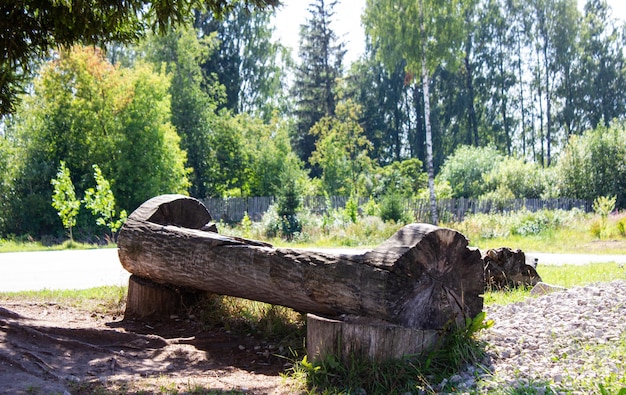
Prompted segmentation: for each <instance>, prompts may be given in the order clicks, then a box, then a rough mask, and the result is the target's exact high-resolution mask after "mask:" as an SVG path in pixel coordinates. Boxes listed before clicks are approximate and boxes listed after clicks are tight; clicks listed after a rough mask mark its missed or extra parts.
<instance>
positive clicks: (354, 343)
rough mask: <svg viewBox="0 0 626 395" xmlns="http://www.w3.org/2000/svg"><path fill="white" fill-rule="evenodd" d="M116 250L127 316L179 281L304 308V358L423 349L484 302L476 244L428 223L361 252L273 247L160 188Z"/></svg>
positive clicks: (146, 308)
mask: <svg viewBox="0 0 626 395" xmlns="http://www.w3.org/2000/svg"><path fill="white" fill-rule="evenodd" d="M118 248H119V258H120V262H121V264H122V266H123V267H124V268H125V269H126V270H127V271H128V272H130V273H131V274H132V276H131V280H130V283H129V289H128V300H127V309H126V314H127V315H128V316H139V317H142V316H144V317H145V316H147V315H149V314H150V313H153V312H158V311H159V309H160V308H161V307H162V305H163V304H164V302H163V297H162V294H163V293H164V292H165V293H167V292H175V291H176V290H177V289H184V290H187V291H191V294H193V292H194V291H207V292H211V293H216V294H222V295H229V296H234V297H240V298H245V299H251V300H257V301H261V302H267V303H271V304H275V305H282V306H286V307H290V308H292V309H294V310H296V311H299V312H303V313H308V315H307V349H308V353H309V358H310V359H315V358H318V357H323V356H325V355H326V354H327V353H335V354H340V355H342V356H347V353H355V352H358V353H362V354H365V355H369V356H371V357H373V358H377V359H389V358H400V357H402V356H403V355H407V354H420V353H422V352H424V351H428V350H429V349H431V348H432V347H433V346H434V345H435V343H436V342H437V340H438V339H439V337H440V335H441V334H442V329H444V328H446V327H449V326H450V324H454V323H456V324H459V325H464V323H465V320H466V319H467V318H473V317H475V316H476V315H477V314H478V313H479V312H481V311H482V308H483V299H482V294H483V291H484V274H483V261H482V259H481V255H480V252H479V251H478V250H475V249H470V248H468V241H467V239H466V238H465V237H464V236H463V235H462V234H460V233H459V232H456V231H454V230H451V229H446V228H440V227H437V226H433V225H428V224H410V225H406V226H404V227H403V228H401V229H400V230H399V231H398V232H396V233H395V234H394V235H393V236H392V237H390V238H389V239H388V240H387V241H385V242H384V243H382V244H381V245H380V246H378V247H377V248H375V249H373V250H371V251H367V252H365V253H362V254H334V253H330V252H319V251H309V250H303V249H291V248H275V247H273V246H272V245H270V244H267V243H262V242H259V241H254V240H247V239H242V238H234V237H226V236H223V235H220V234H218V233H217V232H216V228H215V226H214V225H213V224H211V215H210V214H209V212H208V210H207V209H206V207H205V206H204V205H203V204H202V203H201V202H200V201H199V200H196V199H193V198H190V197H187V196H183V195H161V196H157V197H155V198H152V199H150V200H148V201H146V202H145V203H144V204H142V205H141V206H140V207H139V208H138V209H137V210H135V211H134V212H133V213H132V214H131V215H130V216H129V217H128V219H127V221H126V223H125V224H124V226H123V227H122V229H121V230H120V233H119V237H118ZM187 294H189V292H187Z"/></svg>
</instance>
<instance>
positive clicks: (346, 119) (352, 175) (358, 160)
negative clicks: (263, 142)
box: [309, 99, 372, 196]
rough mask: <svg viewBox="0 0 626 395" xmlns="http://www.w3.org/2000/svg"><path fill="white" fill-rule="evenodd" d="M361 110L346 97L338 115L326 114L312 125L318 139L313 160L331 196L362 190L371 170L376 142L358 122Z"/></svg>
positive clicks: (312, 162)
mask: <svg viewBox="0 0 626 395" xmlns="http://www.w3.org/2000/svg"><path fill="white" fill-rule="evenodd" d="M360 110H361V109H360V106H358V105H356V104H355V103H354V102H353V101H352V100H351V99H347V100H342V101H340V102H339V103H338V104H337V108H336V112H335V116H326V117H323V118H322V119H320V120H319V121H318V122H317V123H316V124H315V125H314V126H313V127H312V128H311V134H312V135H314V136H316V137H317V139H318V140H317V143H316V144H315V151H313V153H312V154H311V157H310V159H309V160H310V162H311V164H312V165H318V166H319V167H320V169H321V171H322V175H321V180H322V188H323V189H324V192H325V193H327V194H329V195H331V196H334V195H351V194H359V193H362V192H363V191H361V190H359V189H360V188H359V185H360V184H361V182H360V181H361V178H362V177H363V176H366V175H367V174H368V173H371V170H372V161H371V159H370V158H369V156H368V154H369V151H370V150H371V146H372V144H371V143H370V142H369V141H368V140H367V138H366V137H365V136H364V135H363V129H362V128H361V126H360V125H359V123H358V119H359V116H360Z"/></svg>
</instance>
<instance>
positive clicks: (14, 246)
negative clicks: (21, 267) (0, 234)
mask: <svg viewBox="0 0 626 395" xmlns="http://www.w3.org/2000/svg"><path fill="white" fill-rule="evenodd" d="M115 247H116V245H115V244H107V245H97V244H90V243H80V242H77V241H70V240H65V241H64V242H63V243H60V244H51V245H46V244H44V243H42V242H41V241H35V240H29V239H25V240H13V239H10V240H7V239H0V253H2V252H33V251H61V250H88V249H93V248H115Z"/></svg>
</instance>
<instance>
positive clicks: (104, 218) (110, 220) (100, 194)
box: [83, 165, 127, 239]
mask: <svg viewBox="0 0 626 395" xmlns="http://www.w3.org/2000/svg"><path fill="white" fill-rule="evenodd" d="M93 171H94V173H93V177H94V180H95V181H96V189H94V188H89V189H87V190H86V191H85V197H84V198H83V203H85V207H86V208H87V209H89V210H91V212H92V213H93V215H95V216H97V218H96V224H98V225H101V226H106V227H107V228H108V229H109V230H110V231H111V238H112V239H113V238H114V237H115V232H117V231H118V230H119V228H121V227H122V225H123V223H124V221H125V220H126V215H127V214H126V210H121V211H120V213H119V215H118V214H117V211H116V207H115V196H113V192H112V191H111V185H110V184H109V181H108V180H107V179H106V178H104V176H103V175H102V170H100V167H99V166H98V165H93Z"/></svg>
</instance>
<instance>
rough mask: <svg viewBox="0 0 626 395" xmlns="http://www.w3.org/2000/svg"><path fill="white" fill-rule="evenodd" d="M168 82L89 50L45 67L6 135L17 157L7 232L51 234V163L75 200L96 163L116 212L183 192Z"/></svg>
mask: <svg viewBox="0 0 626 395" xmlns="http://www.w3.org/2000/svg"><path fill="white" fill-rule="evenodd" d="M168 86H169V80H168V78H167V76H166V75H165V74H163V73H156V72H155V71H154V70H153V69H152V68H151V67H149V66H147V65H145V64H143V65H142V64H139V65H137V66H136V67H135V68H133V69H119V68H117V67H114V66H112V65H111V64H109V63H108V62H106V61H105V60H104V58H103V56H102V53H101V52H100V51H99V50H97V49H94V48H83V47H75V48H73V49H72V50H70V51H63V52H61V53H60V57H59V59H58V60H55V61H52V62H50V63H48V64H46V65H45V66H44V67H43V68H42V70H41V75H40V77H39V78H38V79H37V80H36V81H35V85H34V92H33V95H31V96H29V97H27V98H26V99H25V100H24V102H23V105H22V106H20V108H19V110H18V111H17V112H16V117H15V118H16V125H15V128H14V129H12V130H10V131H9V132H10V135H11V138H13V139H15V141H16V144H17V146H19V150H18V151H17V152H16V157H15V160H16V166H17V168H18V170H17V174H16V181H15V199H14V201H13V202H12V208H11V214H10V216H11V217H12V228H13V229H12V231H13V232H15V233H32V234H37V233H38V232H41V231H44V230H47V231H50V230H52V229H55V225H54V221H53V217H54V216H53V215H52V213H50V210H49V209H48V208H47V207H46V206H49V204H48V205H44V204H43V202H45V201H47V200H48V199H49V196H50V193H51V190H50V184H49V180H50V179H52V178H53V177H54V174H55V168H54V165H53V164H54V163H58V162H59V161H60V160H64V161H65V163H66V165H67V167H68V169H70V170H71V174H72V181H73V183H74V185H75V186H76V188H77V190H78V191H79V192H82V191H85V190H86V189H87V188H88V187H89V179H90V178H91V177H90V175H91V174H92V168H91V165H92V164H93V163H100V164H101V168H102V172H103V173H104V174H108V175H109V179H110V180H111V189H112V190H113V193H114V195H115V196H116V197H117V199H118V203H119V205H120V207H121V208H124V209H127V210H133V209H135V208H136V207H138V206H139V205H140V204H141V203H143V202H144V201H145V200H146V199H148V198H150V197H153V196H155V195H158V194H160V193H166V192H167V193H173V192H182V193H184V192H186V189H187V187H188V180H187V173H188V170H187V169H186V168H185V166H184V164H185V153H184V152H183V151H181V150H180V146H179V144H180V138H179V137H178V135H177V134H176V131H175V130H174V128H173V127H172V125H171V124H170V123H169V120H170V100H169V96H168Z"/></svg>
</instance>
